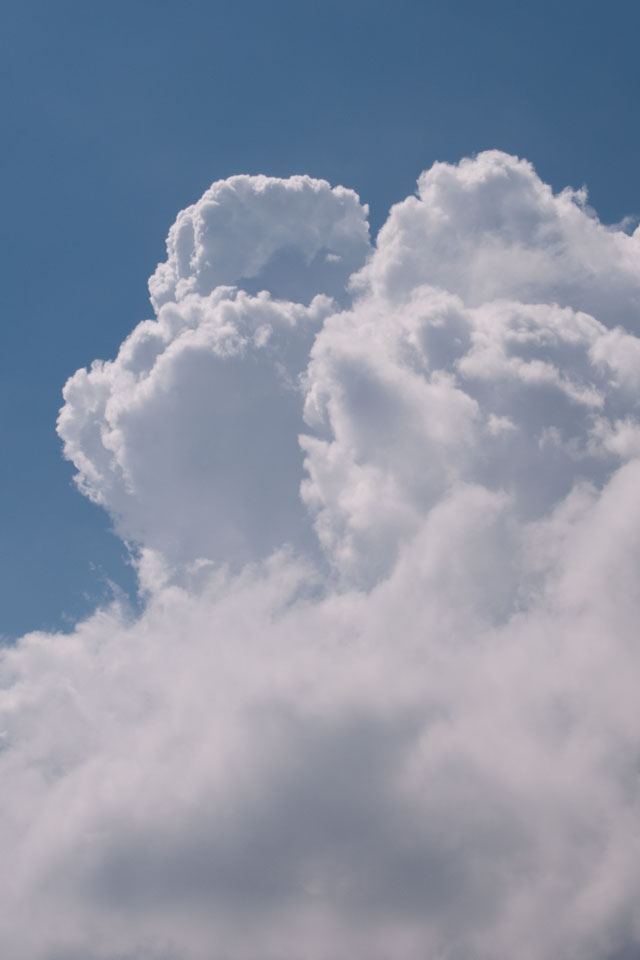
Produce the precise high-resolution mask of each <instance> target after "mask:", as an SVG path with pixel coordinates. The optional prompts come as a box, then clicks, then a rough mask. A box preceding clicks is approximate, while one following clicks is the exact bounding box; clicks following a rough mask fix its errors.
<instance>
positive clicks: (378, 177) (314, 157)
mask: <svg viewBox="0 0 640 960" xmlns="http://www.w3.org/2000/svg"><path fill="white" fill-rule="evenodd" d="M638 16H639V15H638V11H637V5H636V4H635V3H633V2H613V3H610V4H608V5H607V8H606V12H605V10H604V8H603V6H602V4H600V3H591V2H588V0H587V2H580V3H573V2H564V3H562V4H551V3H544V2H543V3H537V4H513V3H500V2H493V3H492V2H489V3H483V4H478V3H472V2H469V3H460V2H451V3H433V2H406V0H404V2H403V0H400V2H399V3H393V4H392V3H387V2H381V3H377V4H372V3H369V2H359V0H349V2H347V3H336V2H332V0H328V2H324V3H312V2H282V0H276V2H272V3H268V4H267V3H261V2H252V3H246V2H245V3H243V2H234V3H231V2H229V3H225V2H193V0H186V2H184V3H181V4H180V6H179V9H178V7H177V6H176V4H174V3H168V2H164V0H155V2H153V3H150V2H140V0H135V2H128V3H123V2H118V0H116V2H110V3H108V4H107V3H101V2H100V3H99V2H96V3H89V4H87V3H80V2H66V0H58V2H56V3H49V2H40V3H34V2H32V0H24V2H20V3H6V4H3V5H2V13H1V14H0V17H1V19H2V29H1V30H0V45H1V56H0V65H1V66H0V69H2V75H3V82H2V85H1V90H2V92H1V93H0V97H1V98H2V107H1V109H2V116H3V123H4V143H5V146H4V150H3V156H2V166H3V176H2V183H3V204H4V216H3V218H2V221H3V225H2V239H1V243H2V261H3V264H4V271H3V272H4V277H5V280H4V284H3V299H2V304H3V312H4V315H5V317H6V318H7V320H6V321H5V323H3V324H2V338H3V341H2V350H1V351H0V356H2V357H3V361H2V364H3V366H2V378H1V381H0V382H1V389H2V390H3V394H2V404H1V409H2V410H3V419H2V435H3V446H4V451H5V456H4V462H5V467H4V470H3V471H2V485H3V486H2V494H3V502H4V503H5V504H6V505H7V506H6V509H5V510H4V511H3V515H2V544H3V549H2V559H1V561H0V562H1V573H2V576H1V577H0V583H1V584H2V610H3V618H2V625H1V627H0V629H1V630H2V632H3V633H4V634H5V636H8V637H15V636H18V635H20V634H21V633H23V632H24V631H26V630H30V629H34V628H41V627H47V628H49V629H59V628H64V627H68V626H70V625H71V624H72V623H73V622H74V621H75V620H76V619H77V618H78V617H79V616H83V615H86V614H88V613H89V612H90V610H91V609H92V608H93V606H94V605H95V604H96V602H98V601H100V600H102V599H105V598H106V597H108V596H109V595H110V593H111V588H110V587H109V582H110V581H111V582H114V583H116V584H119V585H120V586H121V587H122V588H123V589H125V590H126V591H128V592H129V593H134V592H135V586H134V579H133V576H132V573H131V570H130V569H129V567H128V566H127V563H126V551H123V548H122V547H121V545H120V544H119V541H118V540H116V539H115V538H113V537H112V536H111V535H110V534H109V526H110V524H109V520H108V518H107V517H106V515H105V514H104V513H101V512H100V511H99V510H96V509H95V508H93V507H92V506H91V505H90V504H89V503H88V502H87V501H85V500H83V498H81V497H78V496H77V494H76V492H75V490H74V488H73V485H72V482H71V476H72V472H71V470H70V468H69V465H68V464H66V463H64V462H63V460H62V458H61V456H60V445H59V441H58V439H57V437H56V435H55V417H56V413H57V410H58V408H59V406H60V403H61V395H60V391H61V389H62V386H63V384H64V383H65V381H66V379H67V378H68V377H69V376H70V375H71V374H72V373H73V372H74V371H75V370H76V369H77V368H78V367H80V366H84V365H87V364H89V363H90V362H91V361H92V360H93V359H94V358H95V357H100V358H103V359H108V358H110V357H113V356H114V355H115V353H116V351H117V348H118V345H119V344H120V342H121V340H122V339H123V337H124V336H125V335H126V333H127V332H128V331H129V330H131V329H132V327H133V326H134V325H135V324H136V323H137V322H138V321H139V320H140V319H143V318H145V317H147V316H149V304H148V293H147V289H146V278H147V277H148V276H149V275H150V274H151V273H152V272H153V270H154V269H155V266H156V264H157V263H158V262H159V261H161V260H162V259H163V257H164V238H165V236H166V233H167V230H168V228H169V226H170V224H171V223H172V222H173V219H174V217H175V214H176V212H177V211H178V210H180V209H182V208H183V207H185V206H186V205H187V204H189V203H191V202H193V201H194V200H196V199H197V198H198V197H199V196H200V195H201V194H202V192H203V191H204V190H205V189H206V187H207V186H209V184H210V183H212V182H213V181H214V180H217V179H220V178H224V177H228V176H231V175H233V174H236V173H267V174H271V175H274V176H290V175H291V174H295V173H308V174H309V175H311V176H316V177H321V178H324V179H327V180H329V182H331V183H333V184H344V185H346V186H349V187H351V188H353V189H354V190H356V191H357V192H358V194H359V195H360V196H361V198H362V200H363V202H366V203H367V204H369V206H370V209H371V223H372V229H373V231H374V233H375V231H376V230H377V229H378V228H379V227H380V225H381V224H382V223H383V222H384V220H385V218H386V214H387V211H388V209H389V206H390V205H391V204H392V203H394V202H396V201H398V200H400V199H402V198H403V197H404V196H406V195H407V194H409V193H411V192H412V190H413V189H414V187H415V181H416V178H417V177H418V175H419V173H420V172H421V171H422V170H423V169H426V168H428V167H429V166H430V165H431V164H432V163H433V162H434V161H435V160H449V161H452V162H453V161H457V160H458V159H460V158H461V157H463V156H468V155H472V154H474V153H476V152H478V151H480V150H484V149H492V148H498V149H502V150H505V151H507V152H510V153H514V154H516V155H519V156H525V157H527V158H528V159H529V160H530V161H531V162H532V163H534V165H535V166H536V169H537V170H538V171H539V173H540V175H541V177H542V178H543V179H544V180H545V181H546V182H548V183H551V184H552V185H553V186H554V188H556V189H562V188H563V187H565V186H567V185H570V186H573V187H576V188H579V187H581V186H582V185H583V184H587V185H588V188H589V193H590V198H591V202H592V204H593V206H594V207H595V208H596V209H597V210H598V212H599V215H600V217H601V218H602V219H603V221H605V222H609V223H611V222H617V221H619V220H620V219H622V217H624V216H627V215H633V214H637V213H638V212H640V197H639V195H638V183H637V177H636V157H637V154H638V132H637V127H636V124H635V123H634V122H633V116H634V111H635V103H636V99H637V91H638V62H637V56H636V49H635V45H636V41H635V38H636V34H637V26H638ZM8 318H10V319H8Z"/></svg>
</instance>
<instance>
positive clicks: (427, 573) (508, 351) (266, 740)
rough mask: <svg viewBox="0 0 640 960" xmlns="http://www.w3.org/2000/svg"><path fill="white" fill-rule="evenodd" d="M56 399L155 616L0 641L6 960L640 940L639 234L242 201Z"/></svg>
mask: <svg viewBox="0 0 640 960" xmlns="http://www.w3.org/2000/svg"><path fill="white" fill-rule="evenodd" d="M167 249H168V258H167V261H166V263H165V264H162V265H160V266H159V267H158V270H157V271H156V273H155V274H154V277H153V278H152V279H151V281H150V289H151V293H152V302H153V304H154V308H155V318H154V319H153V320H146V321H144V322H142V323H141V324H139V325H138V326H137V327H136V328H135V330H134V331H133V333H132V334H131V335H130V337H129V338H128V339H127V340H126V341H125V343H124V344H123V345H122V347H121V349H120V352H119V354H118V356H117V358H116V359H115V360H114V361H112V362H107V363H96V364H94V365H93V366H92V368H91V369H90V370H88V371H79V372H78V373H76V374H75V376H74V377H72V378H71V380H70V381H69V383H68V384H67V386H66V387H65V406H64V407H63V409H62V411H61V414H60V420H59V432H60V435H61V438H62V440H63V442H64V449H65V453H66V455H67V456H68V457H69V458H70V459H71V460H72V461H73V463H74V464H75V467H76V470H77V482H78V485H79V487H80V489H81V490H82V492H84V493H85V494H87V495H88V496H90V497H91V498H92V499H94V500H95V501H96V502H98V503H101V504H102V505H103V506H104V507H105V508H106V509H107V510H108V511H109V513H110V514H111V516H112V518H113V521H114V524H115V526H116V529H117V530H118V532H119V533H120V535H121V536H122V537H123V538H124V539H126V540H127V541H128V542H130V543H131V545H132V549H133V550H134V551H135V555H136V557H137V564H138V570H139V574H140V581H141V589H143V590H144V591H145V596H146V605H145V609H144V611H143V612H142V614H141V615H140V616H139V617H137V618H136V619H131V618H128V617H127V615H126V613H125V611H123V610H120V609H118V607H117V606H114V607H113V608H111V609H108V610H102V611H97V612H96V614H95V615H94V616H93V617H92V618H90V619H89V620H88V621H86V622H84V623H81V624H79V625H78V626H77V627H76V629H75V630H74V632H73V633H71V634H69V635H57V636H54V637H51V636H46V635H42V634H31V635H29V636H27V637H25V638H23V639H22V640H21V641H20V642H19V643H18V644H16V646H15V647H12V648H10V649H7V650H5V651H4V652H3V656H2V661H1V670H2V707H3V719H2V724H1V730H2V737H3V739H2V744H3V750H2V752H1V753H0V765H1V766H2V774H3V783H8V784H10V789H8V790H5V791H3V796H2V800H1V801H0V806H1V811H2V812H1V815H0V841H1V843H2V849H3V868H2V870H0V898H1V901H2V903H3V910H2V911H1V912H0V943H2V946H3V953H6V954H7V956H15V957H19V958H20V960H22V958H24V960H62V958H65V960H69V958H70V960H75V958H78V960H79V958H82V960H114V958H118V960H125V958H126V960H129V958H131V960H133V958H135V960H140V958H147V960H211V958H212V957H214V958H216V960H218V958H219V960H223V958H224V960H289V958H291V960H294V958H295V960H299V958H300V957H305V958H309V960H343V958H344V960H346V958H353V957H368V958H377V957H379V958H380V960H383V958H388V957H393V958H398V960H404V958H406V960H414V958H415V960H418V958H420V960H423V958H425V957H434V958H435V957H438V958H447V960H459V958H462V957H464V958H466V960H469V958H470V960H489V958H491V960H494V958H496V957H511V956H518V957H519V958H524V960H552V958H553V960H556V958H557V957H558V956H563V957H567V958H571V957H575V958H578V957H579V958H581V960H584V958H593V960H621V958H623V957H624V958H625V960H626V958H628V957H632V956H635V954H636V953H637V952H638V951H639V950H640V927H639V926H638V920H637V909H636V899H637V897H636V891H637V889H638V886H639V882H640V876H639V873H640V867H639V866H638V865H639V864H640V857H638V851H637V849H636V846H637V840H636V838H637V836H638V833H639V827H640V822H639V819H640V815H639V807H638V797H639V796H640V792H639V790H640V780H639V777H638V749H639V744H640V723H639V721H638V711H637V692H636V681H635V678H636V677H637V675H638V667H639V666H640V663H639V660H640V649H639V648H638V644H637V639H636V636H637V623H638V617H639V615H640V596H639V594H638V590H637V583H636V581H637V571H638V569H640V504H639V503H638V497H637V490H638V484H639V482H640V460H639V459H638V451H639V450H640V442H639V440H638V437H640V422H639V418H638V402H637V395H638V394H637V389H636V387H637V380H638V376H639V370H640V367H639V366H638V358H639V357H640V340H639V339H638V333H639V332H640V331H639V330H638V304H639V298H640V257H638V253H639V252H640V233H638V231H636V233H635V234H632V235H628V234H627V233H624V232H622V230H618V229H614V228H609V227H605V226H604V225H602V224H601V223H600V222H599V221H598V220H597V218H596V216H595V214H594V213H593V211H591V210H590V209H589V207H588V206H587V204H586V196H585V194H584V192H578V193H575V192H571V191H564V192H563V193H561V194H559V195H554V194H553V193H552V191H551V189H550V188H549V187H547V186H546V185H545V184H543V183H542V182H541V181H540V180H539V178H538V177H537V175H536V173H535V171H534V170H533V168H532V167H531V166H530V165H529V164H528V163H526V162H525V161H521V160H518V159H516V158H513V157H509V156H506V155H504V154H502V153H499V152H495V151H493V152H490V153H485V154H481V155H480V156H478V157H477V158H474V159H472V160H463V161H462V162H461V163H460V164H458V165H449V164H436V165H435V166H434V167H433V168H432V169H431V170H430V171H428V172H426V173H425V174H423V175H422V177H421V178H420V181H419V193H418V195H417V196H415V197H410V198H408V199H407V200H405V201H404V202H403V203H401V204H398V205H397V206H395V207H394V208H393V209H392V210H391V213H390V215H389V219H388V221H387V223H386V224H385V226H384V227H383V228H382V230H381V232H380V235H379V237H378V239H377V242H376V244H375V246H374V247H370V246H369V243H368V232H367V226H366V209H365V208H363V207H362V206H361V205H360V204H359V201H358V199H357V197H356V196H355V194H353V193H352V192H350V191H346V190H343V189H342V188H338V189H334V190H332V189H331V188H330V187H329V186H328V184H326V183H324V182H322V181H320V182H318V181H313V180H310V179H309V178H306V177H300V178H292V179H291V180H287V181H278V180H274V179H268V178H264V177H258V178H251V177H234V178H231V179H230V180H228V181H224V182H221V183H217V184H214V185H213V186H212V187H211V189H210V190H209V191H207V193H206V194H205V196H204V197H203V198H202V200H200V201H198V203H197V204H194V205H193V206H192V207H190V208H188V210H186V211H183V213H181V214H180V215H179V216H178V219H177V221H176V224H175V225H174V227H172V229H171V231H170V234H169V240H168V245H167Z"/></svg>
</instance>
